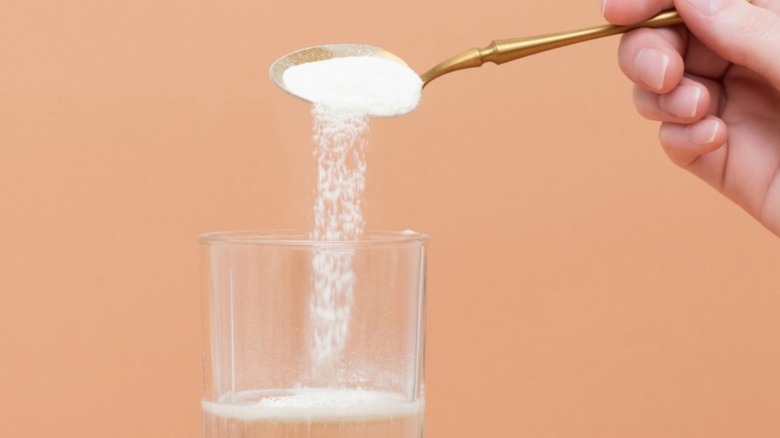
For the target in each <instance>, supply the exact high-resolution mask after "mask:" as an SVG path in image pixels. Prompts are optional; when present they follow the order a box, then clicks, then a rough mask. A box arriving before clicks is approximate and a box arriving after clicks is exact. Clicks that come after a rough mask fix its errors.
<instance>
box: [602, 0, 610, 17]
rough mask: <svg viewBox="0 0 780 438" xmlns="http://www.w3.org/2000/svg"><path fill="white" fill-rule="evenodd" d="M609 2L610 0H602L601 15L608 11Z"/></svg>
mask: <svg viewBox="0 0 780 438" xmlns="http://www.w3.org/2000/svg"><path fill="white" fill-rule="evenodd" d="M607 1H609V0H601V15H604V13H605V12H606V11H607Z"/></svg>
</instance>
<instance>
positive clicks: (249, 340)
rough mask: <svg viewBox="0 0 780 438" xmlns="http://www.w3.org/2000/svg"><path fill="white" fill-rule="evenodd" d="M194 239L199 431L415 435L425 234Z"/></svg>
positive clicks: (420, 390)
mask: <svg viewBox="0 0 780 438" xmlns="http://www.w3.org/2000/svg"><path fill="white" fill-rule="evenodd" d="M200 242H201V248H202V251H201V254H202V262H203V263H202V267H203V269H202V272H203V274H204V275H203V295H202V309H203V368H204V397H203V401H202V408H203V436H204V437H207V438H216V437H219V438H225V437H244V438H255V437H268V438H272V437H288V438H293V437H309V438H311V437H322V438H325V437H342V438H346V437H355V438H357V437H361V438H365V437H371V438H385V437H393V438H407V437H408V438H411V437H415V438H417V437H421V436H422V433H423V432H422V431H423V409H424V384H423V362H424V345H425V342H424V341H425V252H426V242H427V237H426V236H424V235H421V234H418V233H414V232H398V233H365V234H364V236H363V237H362V238H361V239H360V240H357V241H344V242H341V241H339V242H332V241H318V240H311V239H308V238H307V237H306V236H305V234H297V235H296V234H292V233H283V232H223V233H213V234H205V235H203V236H201V238H200Z"/></svg>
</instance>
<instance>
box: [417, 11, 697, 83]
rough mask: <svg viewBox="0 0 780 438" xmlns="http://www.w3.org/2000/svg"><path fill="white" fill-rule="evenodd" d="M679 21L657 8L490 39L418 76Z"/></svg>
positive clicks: (425, 79) (429, 78) (427, 79)
mask: <svg viewBox="0 0 780 438" xmlns="http://www.w3.org/2000/svg"><path fill="white" fill-rule="evenodd" d="M680 23H682V19H681V18H680V16H679V15H678V14H677V11H675V10H669V11H665V12H661V13H660V14H658V15H656V16H655V17H653V18H650V19H649V20H646V21H643V22H641V23H637V24H632V25H628V26H614V25H603V26H596V27H589V28H586V29H580V30H573V31H567V32H559V33H553V34H548V35H539V36H533V37H525V38H516V39H508V40H498V41H493V42H491V43H490V44H489V45H488V46H487V47H485V48H483V49H471V50H469V51H466V52H463V53H461V54H459V55H456V56H453V57H452V58H449V59H448V60H446V61H444V62H442V63H440V64H438V65H437V66H435V67H433V68H432V69H430V70H428V71H427V72H425V73H423V74H421V75H420V78H421V79H422V81H423V85H427V84H428V82H430V81H432V80H434V79H436V78H438V77H439V76H441V75H443V74H447V73H450V72H453V71H456V70H462V69H464V68H473V67H479V66H481V65H482V64H484V63H486V62H493V63H495V64H503V63H504V62H508V61H513V60H515V59H520V58H523V57H525V56H528V55H533V54H536V53H539V52H544V51H546V50H552V49H557V48H558V47H563V46H568V45H570V44H576V43H581V42H584V41H590V40H594V39H597V38H603V37H607V36H611V35H617V34H621V33H626V32H628V31H631V30H634V29H637V28H640V27H663V26H672V25H675V24H680Z"/></svg>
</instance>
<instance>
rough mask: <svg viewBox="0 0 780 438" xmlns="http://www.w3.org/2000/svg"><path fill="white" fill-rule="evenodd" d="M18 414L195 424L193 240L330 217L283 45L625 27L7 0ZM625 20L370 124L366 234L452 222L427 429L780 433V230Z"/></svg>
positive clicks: (437, 274)
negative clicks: (626, 64) (688, 139)
mask: <svg viewBox="0 0 780 438" xmlns="http://www.w3.org/2000/svg"><path fill="white" fill-rule="evenodd" d="M1 9H2V13H0V293H1V295H0V297H1V301H0V356H1V359H0V430H2V435H3V436H9V437H10V436H14V437H28V438H37V437H80V438H91V437H95V438H97V437H106V436H111V437H128V438H129V437H199V436H200V411H199V409H200V408H199V400H200V392H201V370H200V320H199V292H198V255H197V254H198V252H197V251H198V248H197V242H196V238H197V236H198V235H199V234H201V233H204V232H207V231H217V230H226V229H266V228H296V229H307V228H308V227H309V226H310V223H311V205H312V199H313V187H314V185H313V181H314V169H315V168H314V161H313V158H312V150H313V143H312V139H311V117H310V114H309V109H308V106H307V105H306V104H304V103H303V102H301V101H298V100H296V99H294V98H292V97H290V96H288V95H286V94H284V93H282V92H281V91H279V90H277V89H276V88H275V87H274V86H273V85H272V84H271V82H270V81H269V79H268V76H267V70H268V68H269V66H270V64H271V63H272V62H273V61H274V60H275V59H276V58H277V57H279V56H281V55H283V54H285V53H288V52H291V51H293V50H296V49H299V48H302V47H307V46H310V45H316V44H325V43H345V42H354V43H367V44H374V45H378V46H381V47H384V48H386V49H388V50H391V51H393V52H395V53H396V54H398V55H399V56H401V57H402V58H404V59H405V60H407V61H408V63H409V65H410V66H412V68H414V69H415V70H417V71H418V72H421V71H425V70H427V69H428V68H429V67H431V66H433V65H434V64H436V63H437V62H439V61H441V60H442V59H444V58H445V57H448V56H450V55H453V54H455V53H458V52H460V51H463V50H466V49H469V48H471V47H475V46H479V47H483V46H485V45H487V44H488V43H489V42H490V40H492V39H500V38H510V37H518V36H526V35H534V34H541V33H549V32H555V31H562V30H566V29H574V28H579V27H585V26H590V25H596V24H601V23H603V19H602V18H601V15H600V8H599V2H598V1H597V0H593V1H581V0H553V1H549V0H546V1H542V0H514V1H507V0H502V1H498V0H481V1H479V2H477V1H465V0H456V1H447V0H428V1H419V0H394V1H386V2H379V1H358V0H331V1H318V2H315V1H310V0H308V1H295V0H291V1H267V0H252V1H249V0H224V1H204V0H196V1H194V2H193V1H179V0H154V1H152V0H137V1H124V2H119V1H97V0H73V1H69V2H61V1H55V0H30V1H21V0H19V1H15V0H10V1H5V2H4V3H3V6H2V8H1ZM616 46H617V38H611V39H608V40H600V41H594V42H590V43H586V44H582V45H578V46H573V47H568V48H564V49H560V50H557V51H553V52H548V53H543V54H539V55H535V56H532V57H529V58H525V59H522V60H519V61H515V62H513V63H509V64H505V65H502V66H500V67H496V66H494V65H492V64H490V65H486V66H484V67H482V68H481V69H474V70H468V71H463V72H458V73H454V74H452V75H449V76H444V77H442V78H439V79H437V80H435V81H434V82H432V83H431V84H430V85H429V86H428V87H426V89H425V92H424V97H423V101H422V104H421V105H420V107H419V108H418V109H417V110H416V111H415V112H414V113H412V114H410V115H408V116H405V117H401V118H395V119H382V120H375V121H373V122H372V126H371V134H370V146H369V151H368V180H367V185H368V189H367V193H366V208H365V215H366V219H367V227H368V228H370V229H375V230H376V229H385V230H401V229H414V230H417V231H421V232H425V233H428V234H429V235H430V237H431V247H430V253H429V271H428V274H429V277H428V350H427V370H426V379H427V385H426V392H427V420H426V421H427V424H426V436H428V437H430V438H445V437H446V438H471V437H485V438H488V437H627V436H630V437H734V436H750V437H777V436H778V435H780V416H778V415H777V412H778V410H779V409H780V373H779V372H778V370H780V348H778V345H780V318H778V315H780V276H779V275H778V266H780V241H779V240H778V239H777V238H776V237H775V236H773V235H771V234H770V233H769V232H768V231H766V230H764V229H763V228H762V227H761V226H760V225H759V224H757V223H756V222H754V221H753V219H752V218H750V217H749V216H747V215H746V214H744V213H743V212H742V211H741V210H740V209H739V208H738V207H736V206H734V205H733V204H731V203H730V202H728V201H726V200H725V199H723V198H721V196H720V195H719V194H717V193H716V192H715V191H714V190H712V189H711V188H709V187H707V186H705V185H704V184H703V183H701V182H700V181H698V180H696V179H695V178H693V177H692V176H690V175H688V174H687V173H686V172H685V171H683V170H681V169H678V168H676V167H674V166H673V165H672V164H670V163H669V162H668V161H667V159H666V157H665V156H664V155H663V152H662V151H661V149H660V147H659V146H658V145H657V141H656V129H657V127H656V124H655V123H652V122H648V121H645V120H642V119H641V118H640V117H639V116H637V115H636V113H635V111H634V109H633V107H632V104H631V97H630V96H631V85H630V84H629V83H628V81H627V80H625V79H624V78H623V77H622V76H621V74H620V72H619V69H618V67H617V62H616V55H615V52H616Z"/></svg>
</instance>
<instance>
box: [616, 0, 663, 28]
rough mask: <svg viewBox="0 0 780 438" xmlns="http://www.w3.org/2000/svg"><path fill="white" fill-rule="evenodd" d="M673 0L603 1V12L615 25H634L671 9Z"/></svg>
mask: <svg viewBox="0 0 780 438" xmlns="http://www.w3.org/2000/svg"><path fill="white" fill-rule="evenodd" d="M672 7H673V2H672V0H602V2H601V12H602V14H604V18H606V19H607V21H609V22H610V23H613V24H620V25H626V24H634V23H638V22H640V21H642V20H646V19H648V18H650V17H652V16H653V15H655V14H657V13H659V12H661V11H664V10H666V9H671V8H672Z"/></svg>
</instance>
